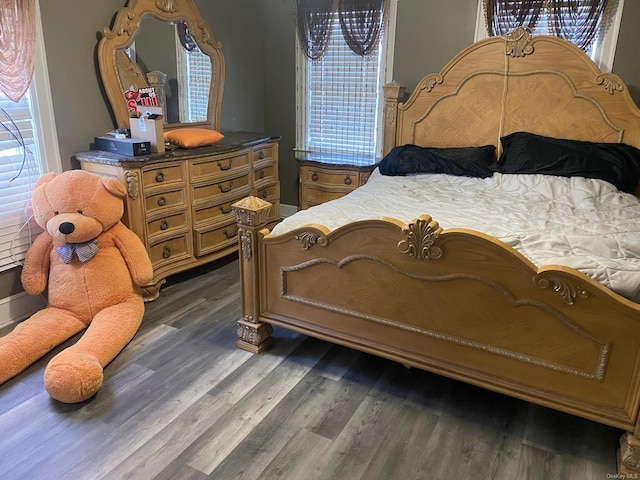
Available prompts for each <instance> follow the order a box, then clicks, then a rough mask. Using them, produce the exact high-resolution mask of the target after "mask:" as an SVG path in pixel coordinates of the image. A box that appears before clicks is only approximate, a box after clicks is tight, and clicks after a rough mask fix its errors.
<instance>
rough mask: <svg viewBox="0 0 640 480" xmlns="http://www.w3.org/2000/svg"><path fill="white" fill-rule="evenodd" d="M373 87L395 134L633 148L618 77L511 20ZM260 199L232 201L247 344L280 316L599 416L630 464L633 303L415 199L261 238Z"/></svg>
mask: <svg viewBox="0 0 640 480" xmlns="http://www.w3.org/2000/svg"><path fill="white" fill-rule="evenodd" d="M401 91H402V89H401V88H400V87H399V86H398V85H396V84H390V85H386V86H385V87H384V92H385V137H384V139H385V152H387V151H389V149H390V148H391V147H392V146H393V145H401V144H406V143H415V144H418V145H423V146H435V147H446V146H472V145H475V146H480V145H486V144H494V145H496V146H497V147H498V148H499V147H500V145H499V138H500V136H502V135H507V134H509V133H512V132H515V131H528V132H532V133H537V134H540V135H546V136H552V137H558V138H570V139H576V140H590V141H600V142H625V143H628V144H631V145H635V146H640V110H638V108H637V107H636V106H635V104H634V103H633V101H632V99H631V97H630V96H629V93H628V91H627V89H626V86H625V85H624V83H623V82H622V81H621V80H620V78H618V77H617V76H616V75H614V74H609V73H602V72H601V71H600V70H599V69H598V68H597V66H596V65H595V64H594V63H593V62H592V61H591V60H590V59H589V58H588V57H587V56H586V55H585V54H584V53H583V52H582V51H581V50H579V49H578V48H576V47H574V46H573V45H572V44H570V43H568V42H565V41H564V40H560V39H557V38H554V37H548V36H535V37H531V36H530V35H529V33H528V31H526V30H524V29H518V30H517V31H515V32H514V33H513V34H512V35H510V36H508V37H494V38H490V39H486V40H483V41H480V42H478V43H475V44H473V45H471V46H470V47H468V48H467V49H465V50H464V51H462V52H461V53H460V54H459V55H457V56H456V57H455V58H454V59H453V60H452V61H451V62H450V63H449V64H448V65H447V66H446V67H445V68H444V69H443V70H442V72H440V73H439V74H433V75H428V76H426V77H424V78H423V79H422V81H421V82H420V84H419V85H418V86H417V87H416V89H415V91H414V92H413V94H412V95H411V96H410V97H409V99H408V100H407V101H406V102H404V103H400V101H399V99H400V96H401ZM268 209H269V203H267V202H264V201H262V200H260V199H258V198H255V197H249V198H246V199H244V200H242V201H240V202H237V203H236V204H235V205H234V210H235V214H236V218H237V221H238V227H239V244H240V268H241V284H242V312H243V318H242V319H241V320H240V321H239V323H238V337H239V340H238V346H239V347H240V348H243V349H246V350H249V351H251V352H255V353H259V352H261V351H262V350H263V349H264V348H266V347H267V346H268V345H269V343H270V341H271V333H272V330H273V329H272V327H271V325H278V326H281V327H285V328H288V329H292V330H295V331H298V332H301V333H303V334H306V335H310V336H313V337H317V338H321V339H324V340H327V341H330V342H334V343H337V344H341V345H346V346H348V347H353V348H355V349H359V350H362V351H365V352H369V353H373V354H376V355H380V356H382V357H385V358H388V359H391V360H395V361H398V362H401V363H403V364H405V365H410V366H414V367H418V368H422V369H425V370H428V371H431V372H435V373H439V374H442V375H446V376H448V377H451V378H454V379H458V380H461V381H464V382H468V383H471V384H474V385H478V386H481V387H485V388H488V389H491V390H495V391H497V392H501V393H504V394H507V395H511V396H514V397H517V398H520V399H524V400H527V401H530V402H534V403H537V404H540V405H544V406H547V407H551V408H554V409H558V410H561V411H564V412H568V413H570V414H574V415H578V416H581V417H584V418H587V419H591V420H594V421H597V422H601V423H604V424H607V425H611V426H614V427H617V428H620V429H624V430H625V431H626V432H625V434H624V435H623V436H622V438H621V442H620V445H621V448H620V452H619V455H618V468H619V472H620V473H627V472H629V473H632V472H633V473H637V472H640V421H639V416H638V413H639V409H640V305H638V304H636V303H634V302H632V301H630V300H627V299H625V298H623V297H621V296H620V295H618V294H616V293H613V292H612V291H610V290H609V289H607V288H605V287H603V286H602V285H600V284H599V283H597V282H596V281H594V280H592V279H590V278H589V277H587V276H586V275H584V274H582V273H579V272H577V271H575V270H573V269H571V268H568V267H563V266H558V265H547V266H544V267H542V268H537V267H536V266H534V265H533V264H532V263H531V262H530V261H528V260H527V259H526V258H524V257H523V256H522V255H521V254H519V253H518V252H516V251H515V250H513V249H512V248H510V247H509V246H507V245H505V244H503V243H502V242H500V241H498V240H496V239H494V238H492V237H490V236H488V235H485V234H482V233H478V232H475V231H471V230H466V229H450V230H442V229H441V228H440V227H439V225H438V223H437V222H436V221H435V220H433V219H431V217H429V216H428V215H427V214H428V212H425V215H424V216H421V217H420V218H418V219H415V220H414V221H412V222H410V223H409V224H408V225H406V224H404V223H402V222H400V221H397V220H394V219H391V218H385V219H377V220H366V221H361V222H356V223H352V224H348V225H346V226H344V227H341V228H339V229H337V230H335V231H333V232H330V233H329V231H328V229H327V228H325V227H323V226H321V225H309V226H308V227H303V228H300V229H297V230H295V231H292V232H288V233H286V234H282V235H277V236H271V235H270V234H269V230H268V229H266V228H265V221H266V218H267V213H266V212H268Z"/></svg>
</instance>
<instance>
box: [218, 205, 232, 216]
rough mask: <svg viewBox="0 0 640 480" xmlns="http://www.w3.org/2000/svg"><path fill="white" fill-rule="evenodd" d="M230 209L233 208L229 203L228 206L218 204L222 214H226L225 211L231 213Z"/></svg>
mask: <svg viewBox="0 0 640 480" xmlns="http://www.w3.org/2000/svg"><path fill="white" fill-rule="evenodd" d="M231 210H233V209H232V208H231V205H229V206H226V205H220V211H221V212H222V214H223V215H226V214H227V213H231Z"/></svg>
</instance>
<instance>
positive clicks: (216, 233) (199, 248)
mask: <svg viewBox="0 0 640 480" xmlns="http://www.w3.org/2000/svg"><path fill="white" fill-rule="evenodd" d="M195 237H196V256H197V257H198V256H201V255H206V254H208V253H211V252H214V251H216V250H220V249H222V248H225V247H229V246H232V245H235V244H237V243H238V225H237V224H236V223H235V220H234V219H233V218H232V219H231V221H230V222H229V223H227V224H225V225H221V226H216V227H209V228H196V229H195Z"/></svg>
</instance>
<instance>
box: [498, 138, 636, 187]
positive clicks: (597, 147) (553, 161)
mask: <svg viewBox="0 0 640 480" xmlns="http://www.w3.org/2000/svg"><path fill="white" fill-rule="evenodd" d="M500 140H501V142H502V148H503V150H502V155H500V159H499V160H498V163H497V165H494V166H493V167H492V169H493V170H494V171H496V172H500V173H541V174H545V175H557V176H560V177H585V178H597V179H600V180H606V181H607V182H609V183H611V184H613V185H615V187H616V188H617V189H618V190H621V191H623V192H627V193H634V192H635V190H636V186H637V185H638V179H639V178H640V150H638V149H637V148H635V147H632V146H631V145H627V144H624V143H594V142H583V141H578V140H566V139H560V138H550V137H543V136H541V135H535V134H533V133H527V132H516V133H512V134H511V135H507V136H505V137H502V138H501V139H500Z"/></svg>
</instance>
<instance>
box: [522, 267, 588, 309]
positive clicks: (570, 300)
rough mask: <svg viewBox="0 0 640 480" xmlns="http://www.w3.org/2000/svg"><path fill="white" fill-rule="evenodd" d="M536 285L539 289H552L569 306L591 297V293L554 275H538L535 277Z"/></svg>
mask: <svg viewBox="0 0 640 480" xmlns="http://www.w3.org/2000/svg"><path fill="white" fill-rule="evenodd" d="M543 275H544V276H543ZM534 283H535V284H536V285H538V287H539V288H551V289H552V290H553V291H554V292H556V293H557V294H559V295H560V296H561V297H562V299H563V300H564V301H565V302H566V303H567V304H569V305H573V304H574V302H575V299H576V298H587V297H589V292H587V291H586V290H584V289H583V288H581V287H579V286H578V285H576V284H574V283H571V282H569V281H567V280H563V279H561V278H559V277H555V276H552V275H545V274H540V275H536V276H535V277H534Z"/></svg>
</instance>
